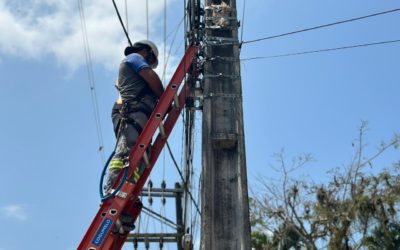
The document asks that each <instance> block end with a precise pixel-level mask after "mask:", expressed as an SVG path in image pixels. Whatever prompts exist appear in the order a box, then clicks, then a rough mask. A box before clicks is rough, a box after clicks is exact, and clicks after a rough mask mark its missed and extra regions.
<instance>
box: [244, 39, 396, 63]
mask: <svg viewBox="0 0 400 250" xmlns="http://www.w3.org/2000/svg"><path fill="white" fill-rule="evenodd" d="M398 42H400V39H398V40H391V41H383V42H376V43H365V44H357V45H350V46H344V47H336V48H329V49H320V50H311V51H303V52H295V53H288V54H280V55H274V56H257V57H250V58H244V59H241V61H250V60H261V59H271V58H279V57H288V56H298V55H305V54H314V53H321V52H328V51H335V50H344V49H353V48H360V47H368V46H375V45H382V44H389V43H398Z"/></svg>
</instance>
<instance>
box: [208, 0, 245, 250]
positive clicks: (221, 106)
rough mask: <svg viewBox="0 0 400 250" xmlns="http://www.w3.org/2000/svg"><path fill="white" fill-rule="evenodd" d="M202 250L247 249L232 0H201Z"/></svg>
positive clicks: (238, 71) (239, 88)
mask: <svg viewBox="0 0 400 250" xmlns="http://www.w3.org/2000/svg"><path fill="white" fill-rule="evenodd" d="M205 23H206V31H205V50H204V52H205V53H204V56H205V59H206V62H205V65H204V75H203V79H204V81H203V98H204V99H203V121H202V122H203V124H202V131H203V132H202V133H203V135H202V219H201V222H202V223H201V249H203V250H234V249H242V250H249V249H251V240H250V222H249V202H248V191H247V173H246V158H245V145H244V128H243V105H242V86H241V77H240V61H239V42H238V21H237V11H236V0H224V1H221V0H205Z"/></svg>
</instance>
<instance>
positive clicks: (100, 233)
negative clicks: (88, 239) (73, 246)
mask: <svg viewBox="0 0 400 250" xmlns="http://www.w3.org/2000/svg"><path fill="white" fill-rule="evenodd" d="M111 225H112V220H111V219H109V218H106V219H105V220H104V222H103V224H102V225H101V227H100V229H99V231H98V232H97V233H96V235H95V237H94V240H93V242H92V243H93V245H95V246H100V244H101V242H102V241H103V239H104V237H105V236H106V235H107V232H108V230H110V228H111Z"/></svg>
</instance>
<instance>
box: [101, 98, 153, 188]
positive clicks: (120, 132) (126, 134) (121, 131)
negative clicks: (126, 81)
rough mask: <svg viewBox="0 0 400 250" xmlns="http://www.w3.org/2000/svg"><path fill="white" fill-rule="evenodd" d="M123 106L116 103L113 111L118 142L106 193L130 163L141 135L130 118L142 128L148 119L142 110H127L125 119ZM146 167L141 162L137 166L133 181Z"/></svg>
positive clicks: (109, 171)
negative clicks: (122, 113)
mask: <svg viewBox="0 0 400 250" xmlns="http://www.w3.org/2000/svg"><path fill="white" fill-rule="evenodd" d="M121 106H122V104H114V107H113V109H112V112H111V118H112V122H113V126H114V132H115V135H116V137H117V144H116V148H115V154H114V157H113V158H112V159H111V161H110V164H109V169H108V180H107V182H106V185H105V186H104V191H105V193H109V192H110V190H111V188H112V186H113V184H114V182H115V180H116V178H117V177H118V175H119V173H120V172H121V170H122V169H123V168H124V166H125V165H126V164H127V163H128V161H129V154H130V152H131V150H132V148H133V146H134V145H135V143H136V141H137V139H138V137H139V135H140V131H138V129H137V126H134V125H133V124H132V123H130V122H129V120H134V121H135V122H136V123H137V124H138V125H139V126H140V127H142V128H144V126H145V125H146V123H147V120H148V117H147V115H146V114H145V113H144V112H142V111H136V112H127V113H126V114H124V116H125V118H128V119H125V118H124V117H123V116H122V115H121V113H120V109H121ZM144 168H145V165H144V164H143V162H141V163H140V164H139V166H138V168H137V169H138V171H136V172H135V174H136V176H133V177H134V180H133V181H136V180H137V178H138V176H140V174H141V173H142V172H143V170H144Z"/></svg>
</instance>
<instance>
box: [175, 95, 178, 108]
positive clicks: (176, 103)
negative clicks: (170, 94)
mask: <svg viewBox="0 0 400 250" xmlns="http://www.w3.org/2000/svg"><path fill="white" fill-rule="evenodd" d="M174 106H175V108H179V98H178V95H177V94H175V95H174Z"/></svg>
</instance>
